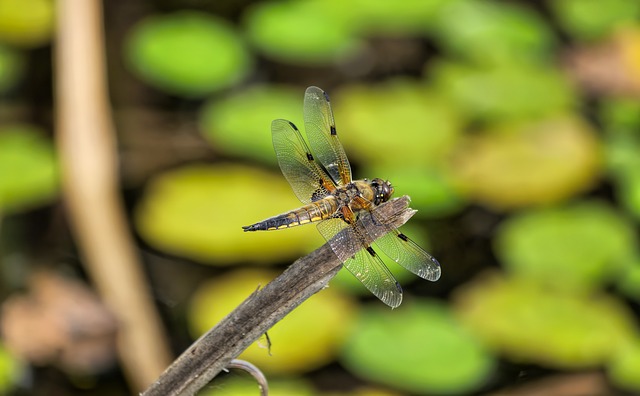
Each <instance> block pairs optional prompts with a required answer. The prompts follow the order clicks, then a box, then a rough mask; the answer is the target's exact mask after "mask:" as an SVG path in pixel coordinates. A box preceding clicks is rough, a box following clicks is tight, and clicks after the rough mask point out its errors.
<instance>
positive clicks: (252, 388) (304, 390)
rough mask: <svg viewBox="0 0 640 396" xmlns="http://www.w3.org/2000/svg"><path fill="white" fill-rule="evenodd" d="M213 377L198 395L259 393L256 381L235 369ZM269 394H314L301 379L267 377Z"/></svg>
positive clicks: (272, 395) (225, 395) (279, 395)
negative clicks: (221, 376) (222, 375)
mask: <svg viewBox="0 0 640 396" xmlns="http://www.w3.org/2000/svg"><path fill="white" fill-rule="evenodd" d="M219 377H220V376H218V377H216V378H214V380H213V383H211V384H209V386H208V387H207V388H205V389H203V390H202V391H200V392H198V396H256V395H257V394H259V389H258V383H257V382H256V380H255V379H254V378H253V377H250V376H249V375H248V374H246V373H241V372H239V371H237V370H233V369H232V370H230V373H229V374H228V375H224V377H223V378H219ZM267 380H268V383H269V395H270V396H316V395H318V393H317V392H316V391H315V389H314V388H313V386H312V385H311V384H310V383H307V382H306V381H303V380H302V379H298V378H296V379H276V380H273V379H271V378H268V379H267Z"/></svg>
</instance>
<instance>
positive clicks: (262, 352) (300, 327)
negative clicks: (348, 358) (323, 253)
mask: <svg viewBox="0 0 640 396" xmlns="http://www.w3.org/2000/svg"><path fill="white" fill-rule="evenodd" d="M275 276H276V273H274V272H269V271H264V270H256V269H253V270H241V271H235V272H232V273H229V274H227V275H225V276H222V277H219V278H216V279H212V280H210V281H208V282H206V283H204V284H203V285H201V286H200V287H199V288H198V290H197V291H196V293H195V295H194V297H193V300H192V302H191V304H190V308H189V325H190V328H191V330H192V333H193V335H194V337H198V336H199V335H201V334H202V333H204V332H206V331H207V330H209V329H210V328H211V327H213V326H214V325H215V324H216V323H218V322H219V321H220V320H221V319H222V318H224V317H225V316H226V315H227V314H228V313H229V312H231V311H232V310H233V309H234V308H235V307H236V306H238V305H239V304H240V303H241V302H242V301H243V300H244V299H245V298H247V297H248V296H249V295H250V294H251V293H253V292H254V291H255V290H256V288H258V287H259V286H264V285H265V284H267V283H268V282H269V281H271V280H272V279H273V278H275ZM354 316H355V306H354V304H353V302H352V301H351V300H350V299H349V298H348V297H347V296H345V295H343V294H340V293H339V291H338V290H336V289H333V288H328V289H325V290H322V291H321V292H319V293H318V294H316V295H314V296H312V297H311V298H309V299H308V300H307V301H305V302H304V303H303V304H302V305H300V306H299V307H298V308H296V309H295V310H294V311H292V312H291V313H290V314H289V315H287V316H286V317H285V318H284V319H283V320H281V321H280V322H278V323H277V324H276V325H275V326H273V328H271V329H270V330H269V331H268V334H269V339H270V340H271V349H270V351H269V350H268V349H267V342H266V340H260V341H258V342H256V343H254V344H252V345H251V346H250V347H249V348H248V349H247V350H246V351H244V352H243V353H242V354H241V355H240V356H239V359H244V360H247V361H250V362H251V363H253V364H255V365H256V366H258V367H259V368H260V369H261V370H262V371H264V372H265V373H271V374H280V375H284V374H293V373H304V372H308V371H311V370H314V369H317V368H319V367H322V366H324V365H326V364H328V363H330V362H331V361H333V360H334V359H335V357H336V355H337V354H338V350H339V349H340V348H341V346H342V344H343V342H344V340H345V337H346V336H347V333H348V331H349V330H350V328H351V325H352V321H353V318H354ZM269 352H270V353H269Z"/></svg>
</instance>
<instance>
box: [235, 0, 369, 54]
mask: <svg viewBox="0 0 640 396" xmlns="http://www.w3.org/2000/svg"><path fill="white" fill-rule="evenodd" d="M347 22H348V21H347V20H346V19H344V18H340V17H339V15H336V14H335V13H334V12H333V11H331V10H330V9H329V8H328V7H327V6H326V4H325V3H324V2H321V1H281V2H264V3H259V4H255V5H253V7H252V8H250V9H249V10H248V11H247V12H246V13H245V26H246V29H247V35H248V37H249V39H250V40H251V42H252V43H253V44H254V45H255V46H256V47H258V48H259V49H260V50H262V51H263V52H264V53H266V54H267V55H269V56H270V57H272V58H275V59H277V60H281V61H284V62H290V63H295V64H311V65H314V64H318V65H321V64H328V63H334V62H336V61H337V60H340V59H343V58H346V57H348V56H351V55H353V53H354V52H356V51H357V50H358V47H359V45H360V44H359V42H358V40H357V38H356V37H355V36H353V34H352V32H351V27H350V26H349V24H348V23H347Z"/></svg>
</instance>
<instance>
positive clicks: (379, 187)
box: [371, 178, 393, 205]
mask: <svg viewBox="0 0 640 396" xmlns="http://www.w3.org/2000/svg"><path fill="white" fill-rule="evenodd" d="M371 187H373V191H374V192H375V195H374V197H373V203H374V204H375V205H380V204H381V203H383V202H387V201H388V200H389V198H391V195H393V186H392V185H391V183H389V182H388V181H386V180H382V179H377V178H376V179H373V180H371Z"/></svg>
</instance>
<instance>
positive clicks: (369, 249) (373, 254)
mask: <svg viewBox="0 0 640 396" xmlns="http://www.w3.org/2000/svg"><path fill="white" fill-rule="evenodd" d="M367 252H369V254H370V255H371V256H372V257H376V251H375V250H373V248H372V247H371V246H367Z"/></svg>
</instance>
